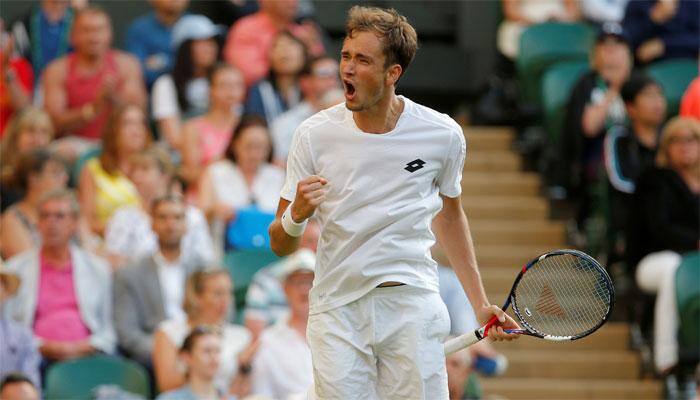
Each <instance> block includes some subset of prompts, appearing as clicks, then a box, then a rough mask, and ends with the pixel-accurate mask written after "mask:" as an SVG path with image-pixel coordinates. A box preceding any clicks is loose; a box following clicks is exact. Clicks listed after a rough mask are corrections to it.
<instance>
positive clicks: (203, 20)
mask: <svg viewBox="0 0 700 400" xmlns="http://www.w3.org/2000/svg"><path fill="white" fill-rule="evenodd" d="M221 32H222V28H221V27H220V26H218V25H214V23H213V22H211V20H210V19H209V18H207V17H205V16H204V15H185V16H183V17H182V18H180V20H179V21H177V23H176V24H175V26H174V27H173V31H172V33H171V35H172V36H171V44H172V47H173V48H174V49H177V48H178V47H180V45H181V44H182V43H183V42H184V41H185V40H190V39H192V40H201V39H209V38H213V37H214V36H217V35H219V34H221Z"/></svg>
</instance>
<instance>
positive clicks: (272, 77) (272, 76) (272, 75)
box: [267, 29, 309, 90]
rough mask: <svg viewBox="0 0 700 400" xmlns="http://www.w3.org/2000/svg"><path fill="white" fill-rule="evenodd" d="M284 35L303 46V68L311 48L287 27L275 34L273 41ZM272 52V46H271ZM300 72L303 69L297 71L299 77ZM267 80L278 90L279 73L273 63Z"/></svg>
mask: <svg viewBox="0 0 700 400" xmlns="http://www.w3.org/2000/svg"><path fill="white" fill-rule="evenodd" d="M282 36H286V37H288V38H290V39H292V41H293V42H295V43H297V44H298V45H300V46H301V49H302V57H303V58H304V60H303V62H302V69H303V66H304V65H305V64H306V62H307V60H308V59H309V49H308V48H307V47H306V43H304V42H302V41H301V39H299V38H298V37H296V36H294V34H293V33H292V32H290V31H288V30H286V29H283V30H281V31H279V32H278V33H277V36H275V39H274V40H273V43H274V42H276V41H277V39H279V38H280V37H282ZM270 52H272V47H270ZM268 57H269V55H268ZM300 73H301V70H300V71H299V72H298V73H297V77H299V75H300ZM267 80H268V81H270V83H271V84H272V87H274V88H275V90H277V73H276V72H275V70H274V69H273V68H272V64H270V72H268V75H267Z"/></svg>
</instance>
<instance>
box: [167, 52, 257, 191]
mask: <svg viewBox="0 0 700 400" xmlns="http://www.w3.org/2000/svg"><path fill="white" fill-rule="evenodd" d="M209 82H210V85H211V86H210V87H211V89H210V95H209V100H210V107H209V111H207V113H206V114H204V115H202V116H201V117H196V118H192V119H190V120H189V121H187V122H186V123H185V126H184V129H183V138H182V147H181V149H180V153H181V154H182V169H181V171H180V172H181V174H182V176H183V177H184V178H185V179H186V180H187V181H188V182H189V183H190V184H196V183H197V182H198V180H199V178H200V175H201V173H202V171H203V170H204V168H206V167H207V165H209V164H210V163H212V162H214V161H216V160H218V159H220V158H221V157H223V156H224V153H225V152H226V145H227V144H228V142H229V140H230V139H231V133H232V132H233V130H234V128H235V127H236V125H237V124H238V120H239V119H240V111H241V107H240V106H241V104H242V102H243V99H244V97H245V83H244V82H243V75H241V73H240V72H239V71H238V70H237V69H236V68H234V67H232V66H230V65H228V64H223V63H222V64H217V65H216V66H214V67H213V68H212V69H211V71H210V72H209Z"/></svg>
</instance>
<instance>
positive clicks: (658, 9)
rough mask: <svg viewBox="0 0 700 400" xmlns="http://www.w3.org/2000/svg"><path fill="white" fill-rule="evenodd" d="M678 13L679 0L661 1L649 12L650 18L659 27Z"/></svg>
mask: <svg viewBox="0 0 700 400" xmlns="http://www.w3.org/2000/svg"><path fill="white" fill-rule="evenodd" d="M677 12H678V1H677V0H659V1H657V2H656V4H654V7H652V8H651V10H650V11H649V18H650V19H651V20H652V21H653V22H654V23H655V24H658V25H663V24H665V23H666V22H668V21H669V20H670V19H671V18H673V17H675V16H676V13H677Z"/></svg>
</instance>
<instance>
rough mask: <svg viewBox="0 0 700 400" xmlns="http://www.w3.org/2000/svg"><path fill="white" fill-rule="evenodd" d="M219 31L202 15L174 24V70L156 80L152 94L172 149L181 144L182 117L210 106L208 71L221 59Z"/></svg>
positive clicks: (156, 117)
mask: <svg viewBox="0 0 700 400" xmlns="http://www.w3.org/2000/svg"><path fill="white" fill-rule="evenodd" d="M219 33H220V30H219V28H218V27H217V26H215V25H214V24H212V23H211V21H209V19H207V18H206V17H204V16H201V15H185V16H184V17H182V18H180V21H179V22H178V23H177V24H176V25H175V27H173V33H172V48H173V49H174V50H175V60H174V65H173V69H172V72H171V73H170V74H165V75H162V76H161V77H160V78H158V79H157V80H156V81H155V83H154V84H153V92H152V96H151V113H152V116H153V119H154V120H155V121H156V124H157V125H158V135H159V136H160V138H161V139H164V140H165V141H166V142H167V143H168V145H169V146H170V148H171V149H179V148H180V146H181V132H180V130H181V127H180V122H181V120H182V119H183V118H184V117H192V116H196V115H200V114H203V113H205V112H206V111H207V109H208V108H209V80H208V79H207V73H208V72H209V70H210V69H211V68H212V67H213V66H214V65H215V64H216V62H217V61H218V60H219V59H220V48H219V44H218V42H217V35H219Z"/></svg>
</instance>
